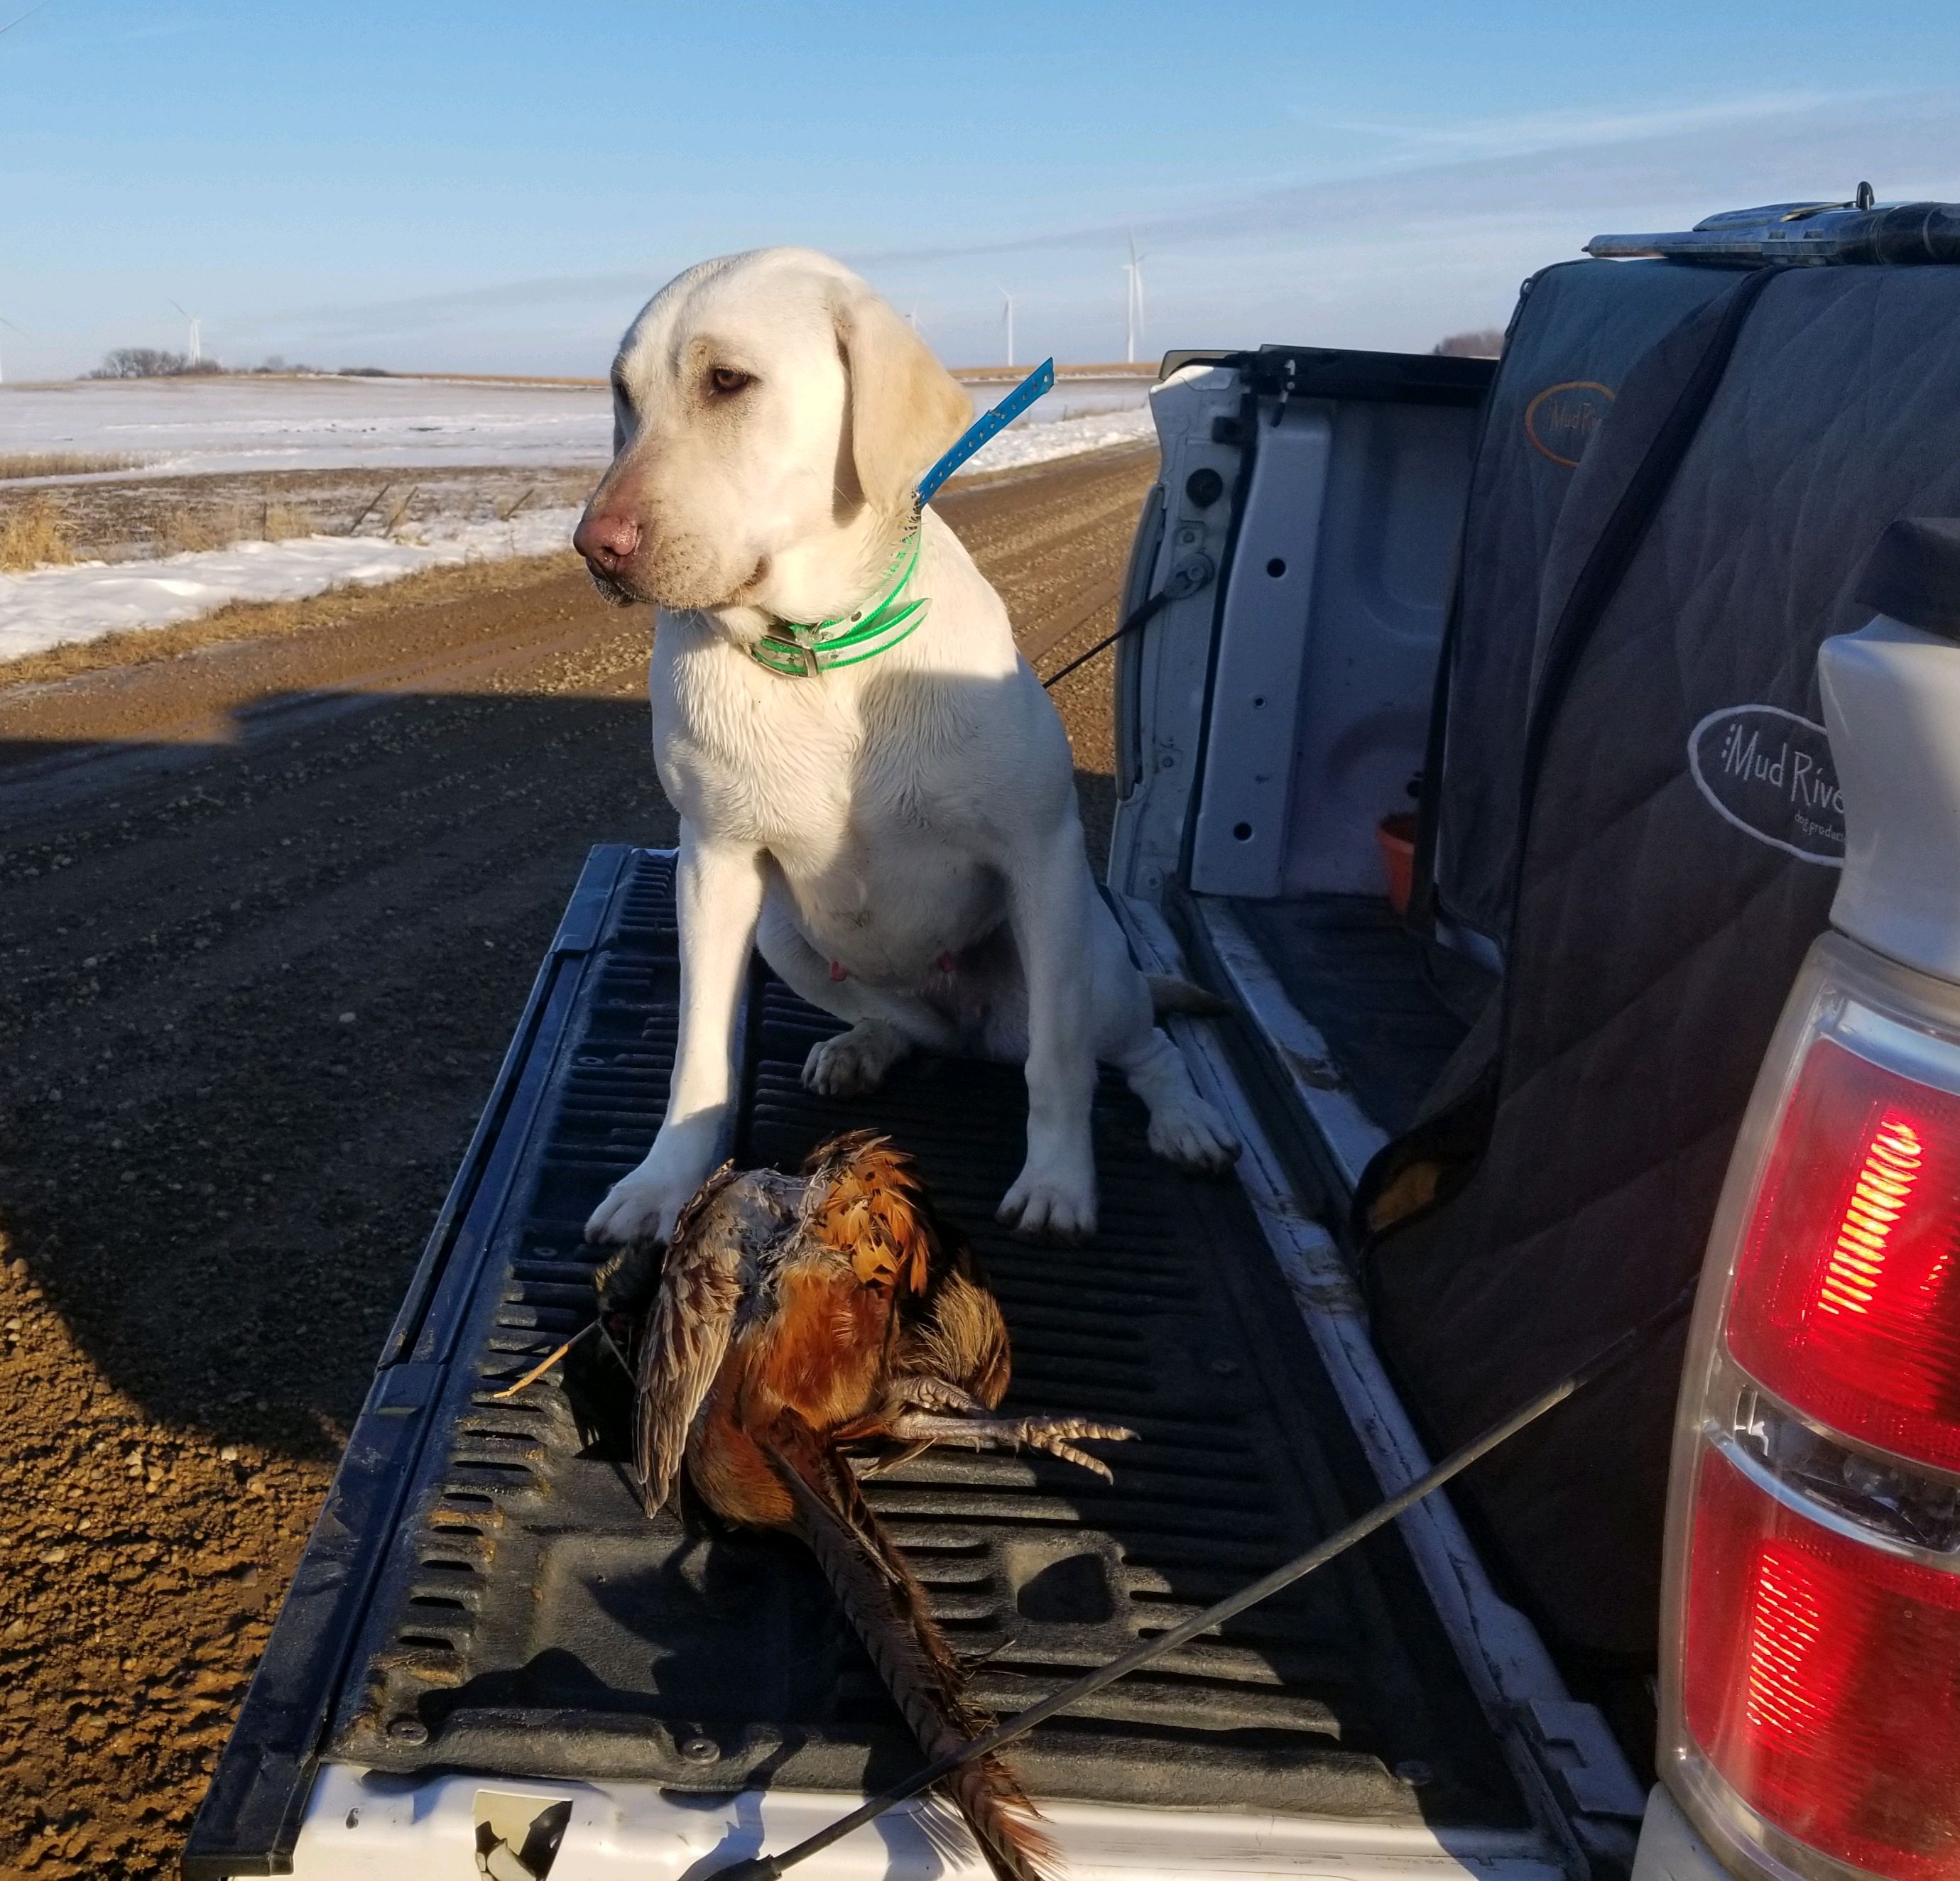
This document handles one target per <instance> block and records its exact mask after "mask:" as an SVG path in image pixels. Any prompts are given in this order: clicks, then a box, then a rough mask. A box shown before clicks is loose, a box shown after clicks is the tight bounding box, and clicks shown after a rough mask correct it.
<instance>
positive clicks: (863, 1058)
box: [803, 1019, 911, 1097]
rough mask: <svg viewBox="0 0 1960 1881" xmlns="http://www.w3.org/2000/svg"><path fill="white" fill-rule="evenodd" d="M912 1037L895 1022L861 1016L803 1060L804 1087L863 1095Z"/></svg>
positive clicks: (881, 1079)
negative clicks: (881, 1021) (891, 1023)
mask: <svg viewBox="0 0 1960 1881" xmlns="http://www.w3.org/2000/svg"><path fill="white" fill-rule="evenodd" d="M910 1046H911V1041H910V1040H908V1039H907V1038H906V1036H905V1034H904V1033H902V1032H901V1031H899V1029H898V1027H897V1026H888V1025H884V1024H882V1023H880V1022H879V1021H878V1020H875V1019H861V1020H859V1021H858V1023H857V1024H855V1025H854V1026H852V1027H851V1030H849V1031H848V1032H840V1033H838V1035H837V1036H836V1037H835V1038H834V1039H819V1041H818V1042H816V1044H815V1045H813V1046H811V1047H810V1056H809V1057H808V1058H805V1059H804V1060H803V1087H804V1088H805V1089H806V1090H813V1091H815V1092H816V1093H817V1095H818V1096H820V1097H862V1096H867V1094H868V1093H870V1092H872V1091H874V1090H877V1088H878V1087H879V1086H880V1084H883V1082H884V1081H885V1074H886V1072H887V1071H889V1070H890V1069H891V1068H892V1067H893V1065H896V1064H897V1063H898V1061H899V1059H900V1058H903V1057H904V1056H905V1053H906V1052H907V1051H908V1049H910Z"/></svg>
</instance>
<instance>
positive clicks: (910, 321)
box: [905, 301, 919, 333]
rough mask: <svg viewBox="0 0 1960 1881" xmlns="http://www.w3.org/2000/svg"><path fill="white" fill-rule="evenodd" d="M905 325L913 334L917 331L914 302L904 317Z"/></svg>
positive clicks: (916, 312)
mask: <svg viewBox="0 0 1960 1881" xmlns="http://www.w3.org/2000/svg"><path fill="white" fill-rule="evenodd" d="M905 324H906V325H907V326H909V327H910V328H911V329H912V331H913V332H914V333H917V332H918V329H919V324H918V301H914V302H913V303H912V311H911V312H910V313H909V314H907V315H906V316H905Z"/></svg>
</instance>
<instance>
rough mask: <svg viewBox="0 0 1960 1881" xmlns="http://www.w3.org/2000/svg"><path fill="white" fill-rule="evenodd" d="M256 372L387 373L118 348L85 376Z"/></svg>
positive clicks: (376, 376)
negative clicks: (227, 362) (232, 362)
mask: <svg viewBox="0 0 1960 1881" xmlns="http://www.w3.org/2000/svg"><path fill="white" fill-rule="evenodd" d="M259 372H291V373H298V374H304V375H306V376H307V377H326V376H332V377H340V378H343V379H345V378H356V379H385V378H387V377H390V374H388V373H387V372H386V371H383V369H382V368H380V367H379V366H342V368H340V370H339V373H338V374H332V375H327V374H321V373H320V368H318V367H317V366H307V365H301V364H299V363H298V361H294V362H293V363H291V364H288V362H287V361H285V360H284V359H282V358H280V356H279V355H278V354H277V353H274V354H272V355H271V356H270V357H269V358H268V359H267V360H266V361H265V363H264V364H263V365H257V366H224V365H220V364H218V361H216V360H215V359H192V358H191V357H190V356H189V355H188V354H186V353H180V352H170V350H169V349H167V348H165V347H162V346H118V347H117V348H116V350H115V351H114V352H110V353H104V354H103V356H102V363H101V364H100V365H99V366H97V368H95V370H94V371H93V372H91V373H89V374H87V375H86V376H87V377H89V378H91V379H183V378H188V377H191V376H192V375H193V374H196V375H199V376H202V375H204V374H214V373H215V374H225V375H227V376H234V377H235V376H237V375H238V374H251V373H259Z"/></svg>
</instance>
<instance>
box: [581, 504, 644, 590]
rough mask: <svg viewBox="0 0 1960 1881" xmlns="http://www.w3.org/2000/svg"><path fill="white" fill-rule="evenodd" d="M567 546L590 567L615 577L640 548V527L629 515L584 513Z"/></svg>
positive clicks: (602, 512) (603, 512)
mask: <svg viewBox="0 0 1960 1881" xmlns="http://www.w3.org/2000/svg"><path fill="white" fill-rule="evenodd" d="M571 546H573V548H574V549H577V550H578V552H579V553H580V554H581V555H583V556H584V558H585V559H586V560H587V562H590V563H591V564H592V565H593V567H594V568H599V569H602V570H603V571H604V572H605V573H606V574H618V573H619V571H620V570H621V569H622V568H624V567H625V565H626V564H627V562H629V561H630V560H631V559H632V554H633V551H634V550H635V549H637V548H638V546H640V525H639V524H638V523H636V522H635V521H634V520H633V519H632V517H630V516H619V515H609V514H607V513H606V511H603V510H602V511H600V513H599V514H597V515H596V516H595V515H593V514H592V513H591V512H590V511H587V513H586V514H584V516H582V517H580V519H579V524H578V528H577V529H575V530H573V531H572V536H571Z"/></svg>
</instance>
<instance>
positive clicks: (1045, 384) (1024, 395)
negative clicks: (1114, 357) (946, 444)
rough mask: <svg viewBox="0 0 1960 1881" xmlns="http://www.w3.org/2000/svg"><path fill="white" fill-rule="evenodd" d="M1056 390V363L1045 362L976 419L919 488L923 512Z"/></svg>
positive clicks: (920, 506)
mask: <svg viewBox="0 0 1960 1881" xmlns="http://www.w3.org/2000/svg"><path fill="white" fill-rule="evenodd" d="M1053 390H1055V361H1053V360H1052V359H1044V360H1043V361H1042V362H1041V364H1039V365H1038V366H1037V367H1036V368H1035V369H1034V371H1032V372H1031V373H1029V374H1028V376H1027V377H1026V378H1025V379H1023V380H1022V381H1021V382H1020V384H1019V385H1017V386H1016V387H1014V389H1013V391H1011V392H1010V393H1008V394H1007V396H1006V397H1005V398H1004V399H1002V400H1001V402H1000V403H999V404H998V405H997V406H994V409H992V410H991V412H983V413H982V415H980V416H979V417H978V418H977V419H975V420H974V421H973V422H972V424H970V425H968V426H967V428H966V430H965V431H963V432H961V433H960V436H959V443H958V444H955V445H954V446H953V448H952V449H951V450H949V451H948V452H947V454H946V455H945V456H944V457H942V458H940V460H939V461H938V463H936V464H934V466H933V467H932V468H931V469H930V470H928V472H927V473H925V476H924V478H923V479H921V482H920V483H919V486H918V505H919V508H921V509H924V508H925V506H926V505H927V504H928V503H930V502H931V501H932V499H933V498H934V497H936V496H937V495H938V494H939V486H940V485H941V484H942V483H943V482H945V481H946V479H947V478H948V477H950V476H952V474H953V472H954V471H956V470H957V469H959V466H961V465H962V464H963V463H965V462H966V460H967V459H968V458H969V457H972V455H973V454H974V452H975V451H976V450H978V449H979V448H980V447H981V446H982V444H986V443H988V441H990V440H991V439H992V438H995V437H998V435H999V434H1000V433H1001V432H1002V431H1005V430H1006V429H1007V427H1008V426H1009V425H1011V424H1012V423H1013V422H1014V420H1015V419H1017V418H1019V417H1020V415H1021V414H1022V413H1023V412H1025V411H1026V409H1028V407H1029V406H1030V405H1032V404H1033V403H1034V402H1035V400H1036V399H1038V398H1039V397H1040V396H1041V395H1042V393H1044V392H1052V391H1053Z"/></svg>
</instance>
